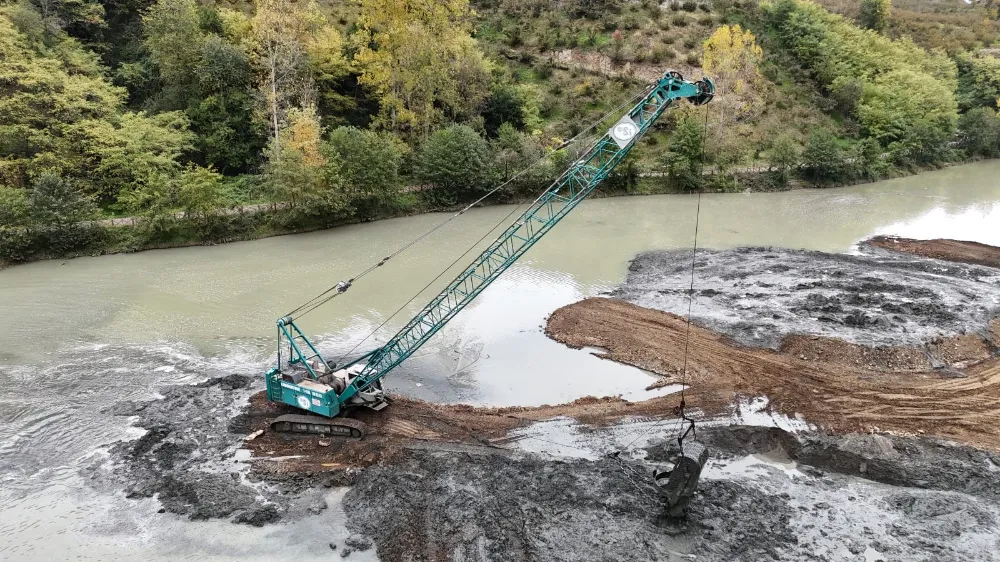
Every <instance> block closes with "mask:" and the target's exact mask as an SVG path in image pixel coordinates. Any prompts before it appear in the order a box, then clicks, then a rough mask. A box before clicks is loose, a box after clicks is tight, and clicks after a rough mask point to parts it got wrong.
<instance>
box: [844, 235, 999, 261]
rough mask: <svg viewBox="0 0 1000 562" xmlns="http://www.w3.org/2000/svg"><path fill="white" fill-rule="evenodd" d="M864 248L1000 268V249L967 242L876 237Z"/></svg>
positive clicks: (865, 244)
mask: <svg viewBox="0 0 1000 562" xmlns="http://www.w3.org/2000/svg"><path fill="white" fill-rule="evenodd" d="M860 246H862V247H869V248H882V249H884V250H890V251H893V252H899V253H903V254H910V255H913V256H923V257H925V258H934V259H936V260H944V261H951V262H959V263H974V264H978V265H986V266H989V267H997V268H1000V248H998V247H996V246H990V245H988V244H980V243H979V242H969V241H966V240H949V239H943V238H935V239H933V240H914V239H912V238H900V237H899V236H875V237H873V238H869V239H868V240H865V241H863V242H861V243H860Z"/></svg>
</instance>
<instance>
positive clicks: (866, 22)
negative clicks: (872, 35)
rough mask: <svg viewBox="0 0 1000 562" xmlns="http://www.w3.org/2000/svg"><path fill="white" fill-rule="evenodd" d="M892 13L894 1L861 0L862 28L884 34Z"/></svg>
mask: <svg viewBox="0 0 1000 562" xmlns="http://www.w3.org/2000/svg"><path fill="white" fill-rule="evenodd" d="M891 13H892V0H861V11H860V13H859V14H858V20H859V21H860V22H861V25H862V26H864V27H866V28H868V29H871V30H873V31H878V32H879V33H882V32H884V31H885V30H886V28H887V27H888V26H889V16H890V14H891Z"/></svg>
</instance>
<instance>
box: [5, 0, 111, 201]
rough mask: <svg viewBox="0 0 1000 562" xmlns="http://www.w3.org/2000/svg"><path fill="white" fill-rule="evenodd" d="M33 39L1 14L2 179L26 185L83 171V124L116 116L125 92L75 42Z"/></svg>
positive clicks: (9, 183)
mask: <svg viewBox="0 0 1000 562" xmlns="http://www.w3.org/2000/svg"><path fill="white" fill-rule="evenodd" d="M56 47H58V48H56ZM56 47H52V48H50V47H47V46H46V45H44V44H41V43H32V42H31V41H30V40H29V39H28V38H27V37H26V36H25V35H24V34H23V33H22V32H21V31H19V30H18V29H17V28H15V27H14V26H13V24H12V23H11V21H10V20H9V19H8V18H7V17H6V16H5V15H0V76H3V95H2V96H0V182H2V183H5V184H7V185H11V186H16V187H26V186H27V185H28V184H29V183H30V181H31V178H32V177H36V176H37V175H39V174H40V173H41V172H43V171H46V170H51V171H55V172H56V173H63V174H70V173H80V171H81V170H80V164H81V156H80V152H81V149H82V148H84V147H81V146H80V145H79V144H78V143H76V142H75V141H73V140H72V139H70V138H69V136H68V131H69V130H70V129H72V128H73V127H75V126H77V125H78V124H80V123H86V122H91V121H94V120H98V121H105V120H110V119H114V118H116V116H117V114H118V112H119V111H120V109H121V105H122V101H123V98H124V94H125V92H124V90H122V89H120V88H115V87H113V86H111V85H110V84H108V83H107V82H106V81H105V80H104V77H103V75H102V73H101V69H100V66H99V65H98V64H97V60H96V57H94V56H92V55H90V54H88V53H86V52H84V51H83V50H82V49H81V48H80V46H79V44H78V43H76V42H75V41H72V40H66V41H61V42H60V43H59V44H58V45H57V46H56Z"/></svg>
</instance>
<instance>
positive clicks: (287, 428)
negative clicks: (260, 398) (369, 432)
mask: <svg viewBox="0 0 1000 562" xmlns="http://www.w3.org/2000/svg"><path fill="white" fill-rule="evenodd" d="M366 428H367V426H365V424H364V423H362V422H359V421H358V420H352V419H350V418H343V417H340V418H324V417H320V416H310V415H304V414H285V415H283V416H278V417H277V418H275V419H274V421H272V422H271V431H276V432H278V433H307V434H313V435H328V436H330V437H346V438H349V439H361V438H362V437H364V436H365V431H366Z"/></svg>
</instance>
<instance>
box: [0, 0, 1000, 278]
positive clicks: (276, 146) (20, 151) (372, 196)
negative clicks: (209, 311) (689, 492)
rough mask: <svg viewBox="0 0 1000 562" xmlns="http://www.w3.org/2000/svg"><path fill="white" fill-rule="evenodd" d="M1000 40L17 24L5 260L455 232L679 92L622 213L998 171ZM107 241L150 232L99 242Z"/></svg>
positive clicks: (755, 9)
mask: <svg viewBox="0 0 1000 562" xmlns="http://www.w3.org/2000/svg"><path fill="white" fill-rule="evenodd" d="M996 16H997V11H996V8H994V7H993V6H992V5H991V4H987V5H967V4H965V3H964V2H961V1H960V0H954V1H952V0H942V1H931V0H897V1H896V4H895V5H890V3H889V0H864V2H861V3H860V5H859V4H856V3H847V2H843V1H842V0H822V2H821V4H814V3H812V2H810V1H808V0H777V1H767V2H760V3H758V2H755V1H745V2H744V1H740V0H720V1H716V2H713V3H702V2H696V1H694V0H687V1H684V2H666V3H663V4H657V3H656V2H652V1H641V2H631V1H626V0H562V1H558V2H549V1H543V0H478V1H474V2H472V4H471V5H470V4H469V3H468V0H447V1H442V2H437V3H435V4H433V8H431V7H429V5H425V4H420V3H414V2H409V1H407V0H358V1H353V0H352V1H350V2H342V1H331V0H326V1H324V2H323V3H319V4H318V3H315V2H313V1H312V0H299V1H297V2H292V1H290V0H255V1H254V2H253V3H231V4H221V3H220V4H215V3H213V2H210V1H207V0H201V1H198V0H157V1H156V2H151V1H150V0H128V1H125V2H114V3H112V2H107V1H98V0H89V1H88V0H81V1H76V2H68V1H57V2H54V3H53V2H41V1H40V0H20V1H19V2H15V3H12V2H7V3H5V4H2V5H0V28H2V29H0V35H2V37H3V39H2V41H0V74H2V75H3V76H4V80H5V83H6V84H7V86H6V94H5V96H4V98H3V100H2V101H0V133H2V137H3V139H4V140H3V142H2V143H0V230H2V231H3V233H4V236H3V237H2V239H0V260H4V261H8V262H16V261H25V260H30V259H37V258H39V257H44V256H58V255H69V254H74V253H91V252H107V251H121V250H134V249H141V248H146V247H156V246H166V245H175V244H183V243H191V242H200V241H225V240H232V239H245V238H253V237H258V236H264V235H269V234H274V233H280V232H289V231H296V230H303V229H311V228H323V227H328V226H333V225H336V224H343V223H347V222H354V221H358V220H369V219H372V218H378V217H384V216H393V215H398V214H406V213H413V212H421V211H424V210H428V209H434V208H442V207H449V206H454V205H455V204H458V203H461V202H466V201H471V200H473V199H475V198H476V197H478V196H480V195H481V194H482V193H484V192H485V191H486V190H488V189H489V188H490V187H491V186H494V185H497V184H498V183H500V182H502V181H504V180H505V179H508V178H511V177H513V176H514V174H515V173H516V172H517V171H518V170H520V169H521V168H523V167H524V166H525V165H527V164H528V163H530V162H533V161H535V160H536V159H538V158H540V157H542V156H545V155H546V154H550V156H551V157H550V158H549V159H548V160H547V161H546V162H545V163H544V164H543V165H541V166H538V167H536V168H534V169H533V171H532V172H531V173H529V174H527V175H525V176H521V177H519V178H518V179H517V180H516V181H514V182H512V183H511V185H510V186H509V187H508V188H506V189H505V190H504V191H503V192H501V193H500V194H498V195H497V196H496V197H495V198H494V200H492V201H491V202H504V201H511V200H517V199H523V198H526V197H531V196H533V195H534V194H535V193H537V192H538V191H539V190H540V189H542V188H543V187H544V186H545V185H546V184H547V182H548V181H549V180H550V179H551V178H552V177H553V176H554V175H555V174H557V173H558V171H559V170H560V169H561V168H562V167H563V165H564V163H565V162H567V161H568V159H569V158H571V157H572V155H573V151H574V150H578V149H579V148H580V145H582V144H583V142H582V141H586V140H588V139H589V138H591V137H590V136H588V135H583V138H582V139H581V142H580V143H577V144H576V145H571V146H569V147H567V148H564V149H561V150H557V151H555V152H552V151H553V150H555V149H557V148H559V147H560V146H561V145H562V143H563V141H564V140H566V139H570V138H573V137H575V136H576V135H578V134H579V133H580V132H581V131H584V130H585V129H586V128H587V127H589V126H590V125H591V124H593V123H594V122H595V121H596V120H598V119H600V118H601V117H602V116H605V115H607V114H608V113H609V112H610V111H611V110H612V109H613V108H615V107H618V106H619V105H620V104H622V103H623V102H624V101H626V100H628V99H630V98H631V97H632V96H634V95H635V94H636V93H637V92H640V91H642V89H643V88H644V87H645V86H646V85H647V84H648V83H649V82H650V81H652V80H655V79H656V78H657V77H658V76H661V75H662V73H663V71H664V70H666V69H669V68H673V69H676V70H678V71H680V72H681V73H682V74H684V75H685V76H687V77H690V78H692V79H694V78H700V77H701V76H702V75H705V74H707V75H710V76H711V77H712V78H713V79H715V80H716V82H717V83H718V87H719V96H718V97H717V99H716V100H715V101H714V102H713V103H712V104H710V105H708V106H705V107H704V108H701V109H698V110H694V109H693V108H689V107H685V108H681V109H678V110H674V111H672V112H670V113H668V115H667V116H666V117H665V118H664V119H662V120H661V122H660V123H658V124H657V126H656V128H655V130H653V131H651V133H650V135H649V138H648V139H647V140H645V141H644V142H643V143H641V144H640V145H639V146H638V147H637V148H636V150H635V151H633V153H632V155H631V156H630V157H629V159H628V160H627V161H626V162H625V163H624V164H622V165H621V166H620V167H619V169H618V170H617V171H616V173H615V174H613V175H612V176H611V177H610V178H609V179H608V181H607V182H606V183H605V184H604V185H602V188H601V189H602V190H603V191H604V192H605V193H649V192H666V191H677V190H700V189H708V190H744V189H783V188H787V187H788V186H789V185H794V184H796V183H801V182H805V183H808V184H812V185H818V186H826V185H837V184H843V183H848V182H857V181H871V180H875V179H880V178H884V177H890V176H894V175H899V174H905V173H913V172H916V171H919V170H921V169H926V168H933V167H936V166H940V165H942V164H946V163H952V162H959V161H963V160H967V159H975V158H984V157H986V158H988V157H994V156H996V155H997V154H998V153H1000V120H998V119H997V117H996V114H995V108H996V103H997V98H998V97H1000V59H997V58H996V57H995V54H996V52H995V51H994V50H993V49H991V48H992V47H995V46H996V43H997V40H998V38H1000V24H998V21H997V17H996ZM614 118H617V115H614ZM605 126H606V124H600V125H598V126H597V127H596V129H595V130H596V131H601V130H603V128H604V127H605ZM247 205H252V208H253V209H254V210H255V211H256V212H255V213H254V214H253V215H252V216H251V215H247V214H246V213H244V212H233V211H231V210H229V209H233V208H241V209H242V208H244V207H245V206H247ZM109 216H131V217H134V219H131V220H129V221H128V224H127V225H125V226H123V225H121V224H120V221H118V222H115V223H113V224H112V223H109V222H94V220H93V219H99V218H103V217H109Z"/></svg>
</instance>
